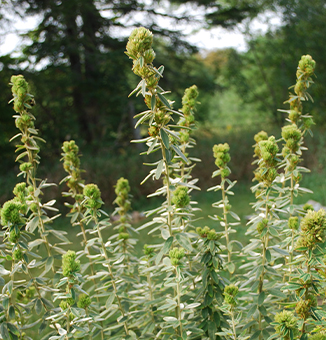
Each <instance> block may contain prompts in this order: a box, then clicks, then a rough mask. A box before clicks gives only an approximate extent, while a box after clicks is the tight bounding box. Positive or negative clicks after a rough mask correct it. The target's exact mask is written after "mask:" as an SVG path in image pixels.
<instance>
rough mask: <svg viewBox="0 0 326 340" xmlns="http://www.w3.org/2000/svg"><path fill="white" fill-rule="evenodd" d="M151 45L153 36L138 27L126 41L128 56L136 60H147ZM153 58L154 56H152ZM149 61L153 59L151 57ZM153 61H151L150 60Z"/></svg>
mask: <svg viewBox="0 0 326 340" xmlns="http://www.w3.org/2000/svg"><path fill="white" fill-rule="evenodd" d="M152 44H153V34H152V32H151V31H150V30H148V29H146V28H144V27H139V28H135V29H134V30H133V31H132V32H131V34H130V37H129V39H128V43H127V46H126V49H127V52H128V55H129V56H130V57H131V58H133V59H138V58H139V57H140V56H144V57H145V56H146V58H149V56H148V53H149V52H147V51H148V50H151V47H152ZM154 56H155V54H154ZM149 59H154V58H153V56H151V57H150V58H149ZM152 61H153V60H152Z"/></svg>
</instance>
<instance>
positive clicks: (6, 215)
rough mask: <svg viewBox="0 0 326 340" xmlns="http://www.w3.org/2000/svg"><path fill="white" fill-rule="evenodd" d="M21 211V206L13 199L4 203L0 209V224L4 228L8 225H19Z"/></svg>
mask: <svg viewBox="0 0 326 340" xmlns="http://www.w3.org/2000/svg"><path fill="white" fill-rule="evenodd" d="M21 209H22V204H21V203H20V202H17V200H15V199H12V200H10V201H7V202H5V203H4V205H3V207H2V209H1V224H2V225H3V226H4V227H5V226H7V225H8V223H10V224H11V225H17V224H19V223H21V221H22V216H21V213H20V212H21Z"/></svg>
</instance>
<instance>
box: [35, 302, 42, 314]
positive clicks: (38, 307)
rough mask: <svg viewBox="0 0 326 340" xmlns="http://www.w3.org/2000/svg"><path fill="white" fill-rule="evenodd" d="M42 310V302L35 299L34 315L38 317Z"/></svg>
mask: <svg viewBox="0 0 326 340" xmlns="http://www.w3.org/2000/svg"><path fill="white" fill-rule="evenodd" d="M42 308H43V305H42V301H41V300H40V299H36V301H35V312H36V314H38V315H39V314H41V312H42Z"/></svg>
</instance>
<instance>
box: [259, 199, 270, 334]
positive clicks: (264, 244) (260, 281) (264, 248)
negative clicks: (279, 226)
mask: <svg viewBox="0 0 326 340" xmlns="http://www.w3.org/2000/svg"><path fill="white" fill-rule="evenodd" d="M268 199H269V194H267V195H266V206H265V218H266V219H268V213H269V208H268ZM268 241H269V235H268V232H267V233H266V235H265V236H264V237H263V240H262V245H263V254H262V267H263V270H262V272H261V274H260V277H259V286H258V294H260V293H261V292H262V291H263V285H264V276H265V268H264V267H265V262H266V250H267V247H268ZM262 319H263V318H262V314H261V312H260V311H259V321H258V323H259V330H262ZM262 339H263V337H262V334H260V335H259V340H262Z"/></svg>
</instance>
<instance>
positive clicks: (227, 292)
mask: <svg viewBox="0 0 326 340" xmlns="http://www.w3.org/2000/svg"><path fill="white" fill-rule="evenodd" d="M238 292H239V288H238V287H237V286H235V285H233V284H230V285H229V286H226V287H225V288H224V301H225V302H226V303H227V304H229V305H231V306H235V305H236V304H237V303H236V300H235V296H236V295H237V294H238Z"/></svg>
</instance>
